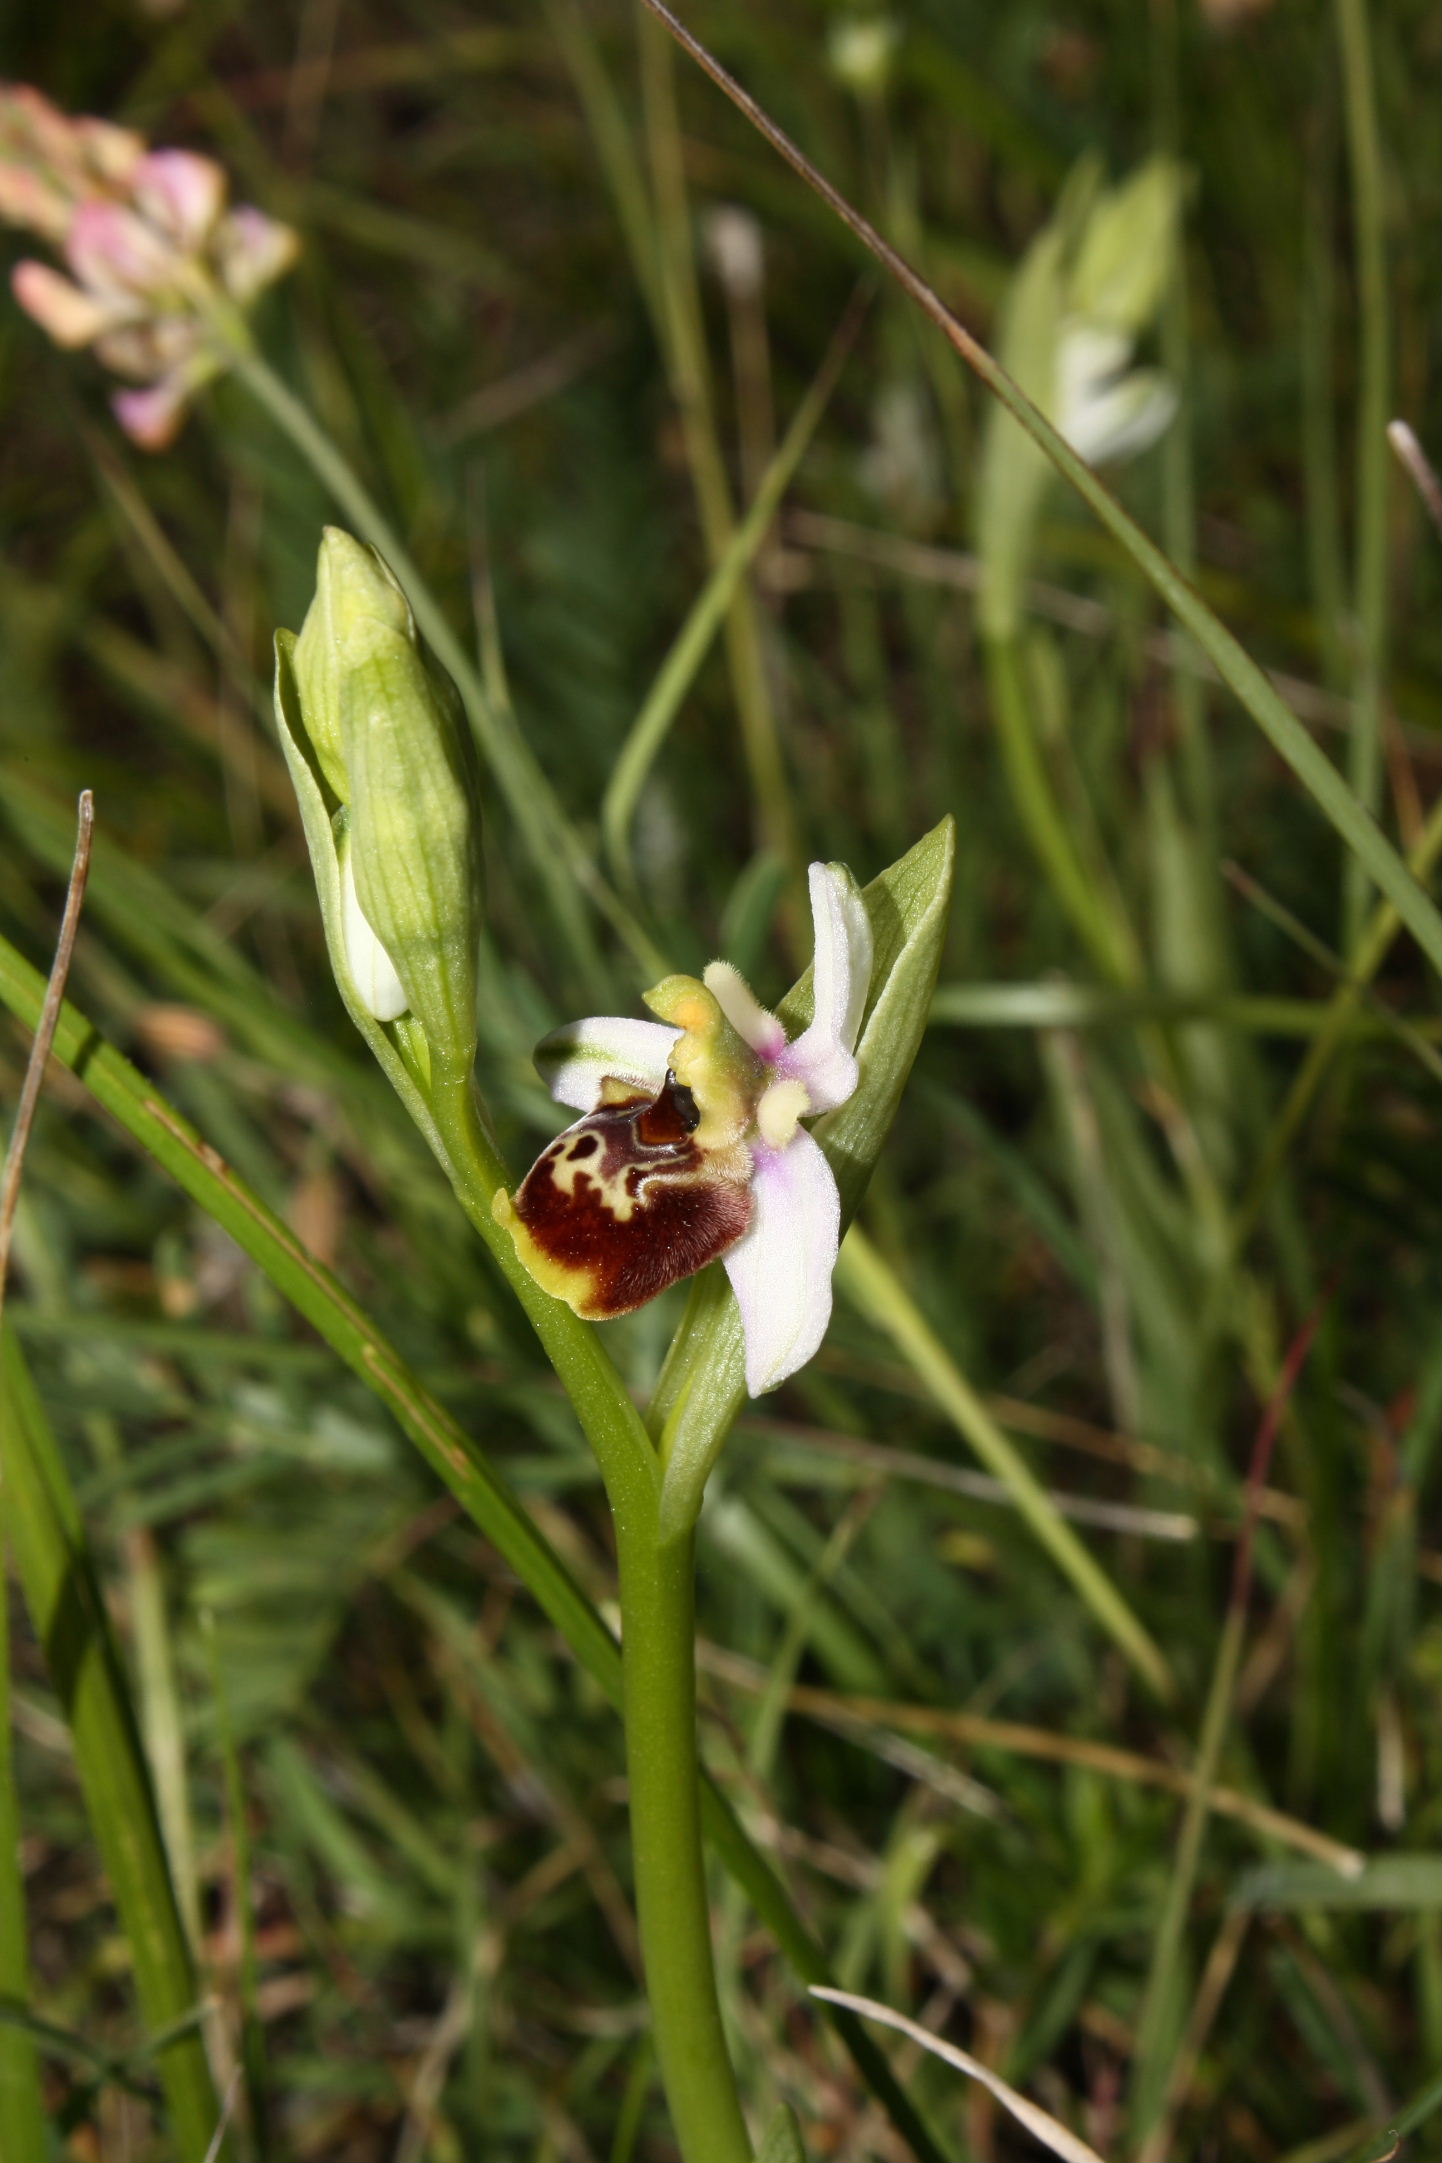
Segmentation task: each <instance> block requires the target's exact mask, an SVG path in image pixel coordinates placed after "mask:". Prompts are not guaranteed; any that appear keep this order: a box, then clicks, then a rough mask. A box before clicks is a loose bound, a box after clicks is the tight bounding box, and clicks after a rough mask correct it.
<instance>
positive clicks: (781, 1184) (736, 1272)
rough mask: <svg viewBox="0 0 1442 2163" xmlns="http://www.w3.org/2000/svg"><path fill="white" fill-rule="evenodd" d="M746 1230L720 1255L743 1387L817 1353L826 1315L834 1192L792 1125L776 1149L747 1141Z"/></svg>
mask: <svg viewBox="0 0 1442 2163" xmlns="http://www.w3.org/2000/svg"><path fill="white" fill-rule="evenodd" d="M751 1155H752V1161H753V1165H754V1173H753V1181H752V1188H751V1191H752V1194H753V1196H754V1197H755V1202H756V1214H755V1217H754V1218H753V1219H752V1224H751V1229H750V1231H749V1232H748V1233H747V1234H746V1236H745V1238H744V1239H742V1240H739V1241H738V1242H737V1244H736V1245H735V1246H734V1247H733V1248H732V1249H731V1251H730V1253H729V1254H727V1255H726V1256H725V1257H724V1261H723V1266H724V1268H725V1271H726V1274H727V1276H728V1277H729V1278H730V1280H731V1289H732V1291H733V1292H734V1293H735V1294H736V1303H737V1305H738V1306H739V1308H740V1309H741V1326H742V1328H743V1330H744V1331H745V1335H746V1389H747V1394H748V1395H749V1396H752V1397H760V1396H762V1395H763V1394H764V1392H765V1391H767V1390H770V1389H775V1388H776V1387H777V1385H778V1384H779V1383H781V1382H784V1381H785V1380H786V1377H787V1376H788V1375H790V1374H795V1372H796V1370H797V1368H798V1367H804V1366H805V1365H806V1362H807V1360H809V1359H811V1358H812V1357H813V1356H814V1354H815V1352H816V1351H817V1349H818V1347H819V1345H820V1343H821V1340H822V1338H823V1337H824V1336H825V1335H826V1325H827V1323H828V1322H829V1321H830V1320H831V1272H832V1270H833V1269H834V1268H835V1267H836V1252H837V1247H838V1245H839V1243H840V1238H841V1198H840V1196H839V1194H838V1193H837V1191H836V1181H835V1179H834V1178H833V1177H832V1173H831V1166H830V1165H829V1164H828V1163H827V1161H826V1158H825V1157H824V1155H823V1154H822V1151H821V1145H820V1143H819V1142H816V1141H814V1140H813V1139H812V1137H811V1136H810V1135H809V1134H808V1133H807V1131H806V1129H805V1128H804V1127H798V1129H797V1130H796V1133H795V1134H794V1135H793V1136H792V1138H791V1140H790V1141H789V1142H788V1143H787V1145H786V1147H785V1148H784V1149H770V1148H768V1147H767V1146H766V1144H765V1143H764V1142H759V1143H753V1144H752V1145H751Z"/></svg>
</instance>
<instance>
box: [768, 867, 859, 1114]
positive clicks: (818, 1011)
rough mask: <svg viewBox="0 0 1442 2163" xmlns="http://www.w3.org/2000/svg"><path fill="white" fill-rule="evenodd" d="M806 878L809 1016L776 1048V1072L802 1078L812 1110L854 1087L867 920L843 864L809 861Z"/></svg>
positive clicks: (842, 1098)
mask: <svg viewBox="0 0 1442 2163" xmlns="http://www.w3.org/2000/svg"><path fill="white" fill-rule="evenodd" d="M809 881H810V887H811V920H812V923H813V925H814V926H815V931H816V955H815V959H814V961H813V963H812V971H811V982H812V994H813V1019H812V1022H811V1025H810V1027H809V1028H807V1029H804V1030H803V1031H802V1033H801V1035H800V1036H799V1037H797V1039H796V1041H795V1043H794V1044H788V1045H787V1046H786V1048H785V1050H784V1051H783V1052H782V1053H781V1054H780V1056H779V1057H778V1059H777V1060H776V1072H777V1073H778V1075H781V1076H784V1077H785V1078H787V1079H791V1080H795V1081H799V1082H802V1083H804V1085H805V1088H806V1093H807V1096H808V1097H809V1098H810V1100H811V1110H812V1111H813V1112H829V1111H835V1110H836V1108H837V1106H838V1105H840V1104H844V1103H845V1102H846V1100H847V1098H848V1097H849V1096H851V1095H852V1094H853V1092H854V1091H855V1088H856V1082H857V1071H856V1060H855V1058H854V1057H853V1053H854V1051H855V1048H856V1038H857V1034H858V1032H859V1030H860V1028H861V1017H862V1014H863V1013H864V1011H865V1008H866V994H867V990H868V987H869V986H870V983H871V956H872V941H871V921H870V918H869V917H868V916H867V914H866V904H865V903H864V902H863V901H862V898H861V894H860V891H859V889H858V887H857V884H856V881H855V880H854V879H853V878H852V876H851V873H850V872H849V871H848V870H847V869H846V866H845V865H844V864H813V865H812V866H811V869H810V873H809Z"/></svg>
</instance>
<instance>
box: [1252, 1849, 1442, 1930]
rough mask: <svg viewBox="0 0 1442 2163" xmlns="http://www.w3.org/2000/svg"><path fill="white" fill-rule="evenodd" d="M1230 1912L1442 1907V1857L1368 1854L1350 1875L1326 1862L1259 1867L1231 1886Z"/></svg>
mask: <svg viewBox="0 0 1442 2163" xmlns="http://www.w3.org/2000/svg"><path fill="white" fill-rule="evenodd" d="M1231 1905H1232V1906H1233V1907H1234V1908H1394V1909H1402V1910H1406V1911H1409V1912H1411V1913H1413V1914H1416V1913H1420V1912H1422V1911H1424V1910H1425V1911H1427V1912H1429V1913H1435V1912H1436V1911H1437V1910H1438V1909H1439V1908H1442V1855H1437V1854H1434V1853H1432V1852H1430V1851H1429V1852H1427V1853H1425V1854H1417V1855H1406V1854H1402V1855H1373V1856H1370V1857H1369V1858H1368V1861H1367V1864H1366V1867H1365V1869H1363V1870H1360V1871H1358V1872H1357V1874H1356V1875H1355V1876H1354V1877H1340V1876H1339V1875H1338V1873H1337V1872H1336V1871H1335V1870H1330V1869H1328V1867H1327V1865H1326V1864H1325V1863H1311V1862H1282V1863H1262V1864H1260V1865H1259V1866H1258V1868H1257V1869H1255V1870H1248V1871H1247V1872H1246V1873H1245V1874H1244V1875H1243V1877H1242V1878H1240V1879H1239V1880H1238V1882H1237V1884H1236V1886H1235V1887H1234V1888H1233V1891H1232V1898H1231Z"/></svg>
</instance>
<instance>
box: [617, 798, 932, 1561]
mask: <svg viewBox="0 0 1442 2163" xmlns="http://www.w3.org/2000/svg"><path fill="white" fill-rule="evenodd" d="M955 863H956V822H955V820H954V819H952V818H951V817H950V816H949V815H948V816H947V817H946V818H944V819H943V820H942V821H941V823H940V824H939V825H938V826H934V827H933V828H932V830H931V832H930V833H929V834H926V835H925V836H924V837H923V838H922V839H921V840H920V841H918V842H917V844H916V846H915V847H914V848H913V849H909V850H908V851H907V853H906V855H905V856H903V857H901V858H900V859H899V860H898V861H897V862H896V863H894V864H893V865H892V866H891V868H890V869H889V870H888V871H883V872H882V874H881V876H880V877H879V878H876V879H873V880H872V882H871V884H870V885H869V886H868V887H866V888H865V889H864V890H863V893H862V899H863V901H864V902H865V903H866V911H867V915H868V916H869V917H870V919H871V932H872V938H873V940H874V942H875V948H874V954H873V959H872V966H871V991H870V993H869V996H868V1004H867V1009H866V1013H865V1015H864V1017H863V1020H862V1027H861V1035H860V1038H859V1040H858V1042H857V1046H856V1055H857V1060H858V1063H859V1065H860V1068H861V1081H860V1084H859V1086H858V1088H857V1090H856V1093H855V1095H854V1096H852V1097H851V1098H849V1099H848V1101H847V1102H846V1103H845V1104H843V1105H841V1107H840V1108H839V1109H838V1110H837V1111H834V1112H829V1113H828V1114H827V1116H826V1117H825V1118H824V1119H820V1120H818V1121H817V1123H816V1125H815V1127H813V1129H812V1132H813V1133H814V1135H815V1137H816V1139H817V1141H818V1142H819V1143H820V1144H821V1146H822V1148H823V1149H824V1150H825V1152H826V1156H827V1160H828V1162H829V1163H830V1165H831V1169H832V1171H833V1172H834V1173H835V1175H836V1184H837V1187H838V1189H839V1190H840V1194H841V1222H842V1226H843V1228H844V1227H845V1226H846V1225H847V1224H849V1223H850V1221H851V1219H852V1218H853V1217H854V1216H855V1214H856V1211H857V1207H858V1205H859V1204H860V1201H861V1197H862V1195H863V1193H864V1192H865V1190H866V1182H867V1180H868V1179H869V1178H870V1177H871V1169H872V1166H873V1165H874V1164H875V1162H876V1159H877V1157H878V1156H879V1155H880V1153H881V1145H882V1143H883V1142H884V1141H885V1139H886V1136H887V1133H888V1131H889V1129H890V1126H891V1122H892V1120H893V1119H894V1118H895V1116H896V1109H897V1106H898V1105H899V1104H900V1102H901V1093H902V1091H903V1089H904V1088H905V1087H906V1080H907V1076H908V1075H909V1074H910V1072H911V1068H912V1062H913V1061H914V1060H915V1058H916V1054H917V1050H918V1048H919V1046H920V1043H921V1039H922V1036H923V1035H924V1033H925V1030H926V1024H927V1018H928V1015H929V1013H930V1011H931V995H932V992H933V990H934V989H935V985H936V976H937V970H938V968H939V967H940V964H941V949H942V946H943V944H944V942H945V938H946V927H947V922H948V919H949V916H950V908H951V882H952V876H953V873H954V870H955ZM811 1012H812V1000H811V972H810V970H809V969H808V971H807V972H806V974H805V976H803V977H802V978H801V981H800V982H799V983H798V984H797V985H796V986H795V987H794V989H793V990H791V991H790V992H788V993H787V995H786V997H785V998H784V999H783V1000H782V1001H781V1004H780V1005H779V1007H778V1008H777V1013H778V1014H779V1016H780V1018H781V1020H782V1021H783V1022H784V1023H785V1024H786V1028H787V1032H788V1034H790V1035H792V1036H794V1035H795V1034H796V1033H797V1032H798V1031H799V1030H801V1029H803V1028H804V1027H805V1026H806V1024H807V1022H809V1021H810V1019H811ZM745 1395H746V1370H745V1346H744V1342H743V1339H742V1332H741V1315H740V1310H739V1309H738V1307H737V1305H736V1301H735V1299H734V1298H733V1296H732V1293H731V1288H730V1286H729V1285H728V1284H727V1282H726V1279H725V1276H724V1275H723V1273H722V1272H721V1270H720V1269H719V1268H717V1267H716V1266H715V1265H714V1264H713V1266H712V1267H711V1268H710V1269H708V1270H705V1271H703V1272H702V1274H701V1276H700V1277H699V1278H698V1279H697V1288H696V1290H695V1292H694V1293H693V1294H692V1299H691V1304H690V1306H689V1307H688V1309H687V1311H686V1316H685V1319H684V1320H683V1322H682V1324H681V1327H680V1329H679V1330H678V1331H677V1333H676V1337H675V1341H674V1342H673V1344H672V1346H671V1351H670V1354H669V1355H668V1357H667V1360H666V1364H665V1367H664V1368H663V1369H662V1373H661V1378H660V1381H659V1382H658V1383H657V1386H656V1394H655V1398H654V1399H653V1401H652V1408H651V1423H652V1430H653V1432H658V1433H660V1434H661V1436H662V1437H663V1441H662V1451H663V1455H664V1456H665V1459H666V1479H665V1485H664V1487H663V1489H662V1493H661V1530H662V1535H663V1537H665V1538H676V1537H678V1536H679V1535H681V1534H683V1533H684V1532H686V1531H687V1529H688V1528H689V1527H690V1526H691V1525H693V1524H694V1523H695V1521H696V1517H697V1514H698V1512H699V1510H700V1507H701V1497H702V1494H703V1493H704V1491H705V1486H706V1477H707V1474H708V1473H709V1472H710V1469H711V1466H712V1464H713V1463H714V1462H715V1459H716V1454H717V1452H718V1451H719V1449H720V1447H721V1444H722V1442H723V1441H724V1440H725V1437H726V1435H727V1433H728V1432H729V1431H730V1427H731V1423H732V1421H733V1420H734V1419H735V1417H736V1414H737V1412H738V1410H739V1409H740V1406H741V1404H742V1402H743V1400H744V1398H745Z"/></svg>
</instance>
